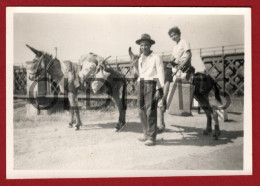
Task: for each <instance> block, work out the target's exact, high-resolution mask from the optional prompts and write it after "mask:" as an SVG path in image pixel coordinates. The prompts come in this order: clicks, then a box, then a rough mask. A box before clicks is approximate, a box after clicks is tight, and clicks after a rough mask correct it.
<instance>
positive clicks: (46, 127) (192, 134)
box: [14, 103, 243, 170]
mask: <svg viewBox="0 0 260 186" xmlns="http://www.w3.org/2000/svg"><path fill="white" fill-rule="evenodd" d="M16 105H18V106H16V107H15V109H14V113H15V114H14V169H15V170H54V169H55V170H72V169H73V170H83V169H84V170H108V169H109V170H241V169H243V113H242V112H232V113H229V114H228V117H229V120H228V122H224V121H222V120H220V128H221V137H220V139H219V140H218V141H215V140H213V138H212V136H203V135H202V130H203V129H204V128H205V126H206V116H205V115H204V114H198V113H197V112H196V111H193V116H190V117H180V116H173V115H169V114H165V121H166V131H165V132H164V133H162V134H158V135H157V141H156V142H157V143H156V146H152V147H149V146H145V145H144V144H143V143H142V142H140V141H138V140H137V139H138V138H139V137H141V136H142V129H141V125H140V119H139V117H138V112H137V109H134V108H130V109H128V110H127V117H126V118H127V124H126V126H125V128H124V130H123V131H122V132H120V133H116V132H115V129H114V128H115V126H116V121H117V119H118V113H117V112H116V111H108V112H101V111H83V112H82V114H81V117H82V121H83V126H82V127H81V130H79V131H75V128H69V127H68V122H69V114H68V112H64V113H57V114H52V115H40V116H35V117H32V118H30V119H26V118H25V107H24V106H19V103H16Z"/></svg>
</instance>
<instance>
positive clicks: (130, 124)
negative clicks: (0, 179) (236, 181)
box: [6, 7, 252, 179]
mask: <svg viewBox="0 0 260 186" xmlns="http://www.w3.org/2000/svg"><path fill="white" fill-rule="evenodd" d="M6 33H7V35H6V52H7V55H6V56H7V58H6V85H7V88H6V96H7V101H6V107H7V108H6V114H7V117H6V118H7V123H6V128H7V140H6V141H7V150H6V157H7V178H8V179H15V178H18V179H19V178H91V177H161V176H204V175H251V174H252V91H251V89H252V85H251V63H252V61H251V9H250V8H194V7H193V8H191V7H190V8H188V7H187V8H174V7H153V8H152V7H66V8H65V7H7V8H6Z"/></svg>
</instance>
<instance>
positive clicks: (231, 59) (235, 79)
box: [202, 53, 244, 97]
mask: <svg viewBox="0 0 260 186" xmlns="http://www.w3.org/2000/svg"><path fill="white" fill-rule="evenodd" d="M202 59H203V62H204V64H205V66H206V70H207V72H208V73H209V74H210V75H211V76H212V77H213V78H214V79H215V80H216V81H217V83H218V85H219V86H220V87H221V90H222V91H225V92H227V93H228V94H229V95H230V96H232V97H240V96H244V53H236V54H226V55H215V56H204V57H202Z"/></svg>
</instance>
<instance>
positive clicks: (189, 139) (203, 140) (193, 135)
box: [157, 125, 244, 146]
mask: <svg viewBox="0 0 260 186" xmlns="http://www.w3.org/2000/svg"><path fill="white" fill-rule="evenodd" d="M171 126H173V127H175V128H176V130H172V129H168V130H167V131H166V132H170V133H175V132H176V133H180V134H181V135H182V138H181V139H170V140H168V139H167V140H163V139H161V140H158V142H157V144H158V145H165V146H171V145H174V146H176V145H191V146H216V145H223V144H227V143H233V140H234V139H237V138H239V137H243V136H244V132H243V131H226V130H221V135H220V137H219V139H218V140H214V139H213V137H212V134H209V135H206V136H205V135H203V134H202V131H203V130H202V129H200V128H195V127H184V126H179V125H171Z"/></svg>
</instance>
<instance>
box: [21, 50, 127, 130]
mask: <svg viewBox="0 0 260 186" xmlns="http://www.w3.org/2000/svg"><path fill="white" fill-rule="evenodd" d="M26 46H27V47H28V48H30V49H31V51H33V52H34V53H35V55H36V56H35V58H34V59H33V61H30V62H26V65H27V69H28V73H29V79H30V80H32V81H37V80H38V81H40V79H41V78H43V77H42V76H43V74H44V72H47V73H48V74H49V75H50V76H51V77H52V79H53V80H54V82H56V83H57V84H58V85H59V87H60V90H61V92H62V93H65V92H66V93H68V98H69V103H70V113H71V121H70V123H69V125H70V126H71V127H72V126H73V124H74V123H75V122H76V130H79V128H80V126H81V125H82V122H81V119H80V113H79V108H78V101H77V100H78V98H77V95H78V91H79V89H81V90H83V91H88V92H89V90H90V87H91V86H90V84H91V82H93V80H97V79H95V74H96V73H98V71H100V70H102V71H103V70H105V71H106V72H108V73H109V76H108V77H107V79H106V80H105V82H104V84H103V85H102V87H101V88H100V89H99V90H98V92H96V93H107V94H108V95H109V96H111V98H112V101H113V102H114V104H115V106H116V107H117V108H118V111H119V120H118V123H117V125H116V131H117V132H119V131H120V130H121V129H122V128H123V127H124V125H125V114H126V104H125V102H124V101H125V98H124V96H125V91H126V82H125V78H124V75H123V74H121V73H120V72H118V71H117V70H115V69H112V68H109V67H107V66H106V65H104V61H103V63H102V64H98V65H97V68H96V71H95V72H96V73H94V74H91V75H92V76H90V77H88V78H86V79H84V80H83V81H82V80H80V78H79V77H78V73H79V71H80V68H81V66H80V65H79V64H75V63H72V62H70V61H64V62H60V61H59V60H58V59H57V58H53V57H52V56H51V55H49V54H47V53H44V52H42V51H38V50H36V49H34V48H32V47H30V46H29V45H26ZM90 54H92V53H90ZM64 66H66V67H69V68H67V69H69V71H70V73H69V74H68V76H67V77H66V75H65V73H64V70H63V69H62V67H64ZM104 68H105V69H104ZM70 75H71V76H74V79H75V78H76V79H77V78H78V79H79V81H78V82H75V81H70V77H69V76H70ZM66 78H68V79H67V80H66ZM88 80H89V81H88ZM101 81H102V79H101ZM121 87H123V89H122V99H120V90H121ZM74 116H76V121H75V120H74Z"/></svg>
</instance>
